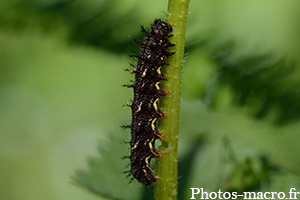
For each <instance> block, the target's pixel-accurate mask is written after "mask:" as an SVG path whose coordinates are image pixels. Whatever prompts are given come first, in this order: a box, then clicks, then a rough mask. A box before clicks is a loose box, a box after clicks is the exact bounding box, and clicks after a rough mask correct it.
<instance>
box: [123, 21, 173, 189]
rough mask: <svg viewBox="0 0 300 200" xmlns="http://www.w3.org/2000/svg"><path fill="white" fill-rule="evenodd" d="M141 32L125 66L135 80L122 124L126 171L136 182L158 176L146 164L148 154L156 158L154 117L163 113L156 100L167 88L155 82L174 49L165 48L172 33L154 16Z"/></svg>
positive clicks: (149, 180) (148, 183) (168, 45)
mask: <svg viewBox="0 0 300 200" xmlns="http://www.w3.org/2000/svg"><path fill="white" fill-rule="evenodd" d="M141 29H142V32H143V33H144V35H145V41H144V42H138V41H136V40H134V41H135V42H136V43H138V44H140V46H141V51H140V52H139V53H136V54H135V55H131V57H136V58H137V59H138V63H137V65H136V66H134V65H132V64H131V66H133V67H134V69H133V70H130V69H127V70H126V71H130V72H132V73H134V74H135V81H134V83H133V84H132V85H124V86H125V87H130V88H131V87H132V88H133V93H134V98H133V101H132V104H131V105H129V107H131V111H132V123H131V125H128V126H124V127H125V128H130V129H131V141H130V142H129V143H130V153H131V155H130V156H128V157H127V158H130V166H131V170H129V171H127V172H128V173H129V174H130V175H132V176H133V178H132V179H131V181H132V180H133V179H137V180H138V181H139V182H140V183H143V184H144V185H146V186H148V185H150V184H151V183H154V182H156V181H157V180H158V178H157V177H156V176H155V174H154V171H153V170H152V169H151V168H150V161H151V159H152V158H159V157H161V154H160V153H159V152H157V150H156V149H155V140H156V139H158V138H162V137H163V136H162V134H160V133H159V131H158V130H157V125H156V122H157V119H159V118H162V117H166V114H165V113H163V112H162V111H161V110H160V108H159V106H158V100H159V98H160V97H162V96H167V95H168V92H166V91H164V90H163V89H162V88H161V87H160V85H159V82H160V81H161V80H165V78H164V75H163V73H162V72H161V67H162V66H163V65H167V63H166V62H165V59H166V58H167V57H169V56H171V55H173V54H174V53H175V52H169V51H168V50H167V48H168V47H173V46H175V44H172V43H171V42H170V41H169V38H170V37H172V35H171V34H170V32H172V30H173V29H172V26H171V25H170V24H169V23H168V22H167V21H164V20H162V19H155V20H154V24H153V25H152V26H151V30H150V31H149V32H147V31H146V30H145V29H144V27H141Z"/></svg>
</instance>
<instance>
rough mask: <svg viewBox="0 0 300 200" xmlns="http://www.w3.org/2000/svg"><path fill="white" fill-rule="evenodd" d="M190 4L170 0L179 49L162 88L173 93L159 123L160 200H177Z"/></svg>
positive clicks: (164, 102) (157, 187) (165, 102)
mask: <svg viewBox="0 0 300 200" xmlns="http://www.w3.org/2000/svg"><path fill="white" fill-rule="evenodd" d="M189 2H190V1H189V0H169V5H168V16H167V21H168V22H169V23H170V24H171V25H172V27H173V33H172V34H173V35H174V36H173V37H171V38H170V41H171V42H172V43H174V44H175V45H176V46H175V47H173V48H170V51H171V52H176V53H175V54H174V55H173V56H171V57H170V59H169V60H168V63H169V65H168V66H167V67H165V70H164V75H165V77H166V78H167V80H168V81H165V82H164V83H163V86H162V88H163V89H164V90H166V91H168V92H169V95H168V97H165V98H162V99H161V101H160V106H161V109H162V111H163V112H165V113H167V117H166V118H164V119H162V120H160V121H159V129H160V131H161V133H162V134H163V139H162V145H161V146H160V148H159V150H160V152H161V154H162V157H161V158H159V159H157V160H156V167H155V169H156V174H157V176H158V177H159V181H158V182H157V183H156V184H155V199H156V200H176V199H177V171H178V170H177V168H178V167H177V162H178V159H177V158H178V133H179V114H180V97H181V82H182V66H183V57H184V45H185V33H186V21H187V14H188V7H189Z"/></svg>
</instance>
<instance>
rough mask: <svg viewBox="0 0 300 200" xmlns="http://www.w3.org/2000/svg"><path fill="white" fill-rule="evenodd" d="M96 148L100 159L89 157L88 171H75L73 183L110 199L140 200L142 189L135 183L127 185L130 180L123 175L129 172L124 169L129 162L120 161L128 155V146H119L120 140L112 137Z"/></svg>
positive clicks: (102, 141) (101, 142)
mask: <svg viewBox="0 0 300 200" xmlns="http://www.w3.org/2000/svg"><path fill="white" fill-rule="evenodd" d="M98 147H99V153H100V155H101V157H99V158H97V157H89V158H88V159H87V163H88V170H76V171H75V176H73V177H72V179H73V181H74V183H75V184H76V185H79V186H81V187H83V188H85V189H87V190H89V191H92V192H93V193H95V194H97V195H99V196H103V197H107V198H110V199H115V200H138V199H140V197H141V195H142V193H143V192H144V189H143V188H141V187H140V184H139V183H137V182H136V181H133V182H132V183H130V184H129V181H130V178H127V177H126V174H124V173H123V172H124V171H125V170H129V168H126V169H125V166H126V165H127V164H128V163H129V161H127V162H126V161H125V160H122V159H121V157H122V156H123V155H124V154H128V153H129V151H128V146H127V145H125V144H121V139H120V138H119V137H116V136H115V135H112V136H111V141H108V140H101V141H100V143H99V145H98ZM124 152H126V153H124Z"/></svg>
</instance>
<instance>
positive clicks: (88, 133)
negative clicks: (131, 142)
mask: <svg viewBox="0 0 300 200" xmlns="http://www.w3.org/2000/svg"><path fill="white" fill-rule="evenodd" d="M166 9H167V1H161V0H151V1H150V0H147V1H145V0H144V1H138V0H127V1H121V0H51V1H49V0H1V1H0V169H1V170H0V199H1V200H19V199H22V200H41V199H43V200H48V199H49V200H53V199H55V200H60V199H62V200H65V199H72V200H79V199H80V200H82V199H85V200H90V199H99V198H100V199H101V196H99V195H97V194H100V195H102V196H106V197H107V198H114V199H146V197H145V193H144V196H141V195H142V194H141V193H142V191H143V188H140V187H139V184H138V183H136V182H134V183H132V184H128V181H129V179H128V178H126V177H125V176H124V174H122V171H124V168H125V166H126V165H127V164H128V161H123V160H121V159H120V158H121V157H122V156H123V155H127V154H128V152H127V151H128V150H127V149H128V148H127V146H126V145H121V141H123V140H128V137H129V135H130V134H129V132H128V131H126V130H122V129H120V126H121V125H123V124H129V123H130V116H131V115H130V110H129V109H126V108H122V105H123V104H125V103H126V102H130V99H131V98H132V91H130V90H128V89H125V88H123V87H121V85H122V84H126V83H128V82H129V80H131V79H132V78H133V77H132V76H131V75H130V74H128V73H125V72H124V70H123V69H125V68H128V67H129V63H134V62H135V60H134V59H131V58H129V57H128V55H129V54H130V51H131V50H135V51H138V49H139V46H138V45H136V44H135V43H134V42H133V41H132V39H133V38H142V35H141V32H140V28H139V25H144V26H146V27H148V28H149V26H148V25H149V24H150V23H151V22H152V21H153V20H154V19H155V18H165V11H166ZM299 13H300V2H299V1H292V0H288V1H279V0H266V1H259V0H255V1H253V0H252V1H250V0H245V1H237V0H227V1H216V0H206V1H193V2H191V4H190V14H189V16H188V23H187V38H186V44H187V45H186V56H185V60H186V62H185V64H184V74H183V91H182V110H181V121H180V129H181V131H180V144H179V151H180V152H179V156H180V157H179V170H180V172H179V199H189V198H190V197H191V194H190V193H191V192H190V189H189V188H190V187H198V188H201V187H202V188H204V189H205V190H206V191H214V190H216V189H222V191H239V192H242V191H253V190H255V191H283V192H286V193H287V192H288V191H289V188H291V187H294V188H296V189H298V191H299V190H300V187H299V186H300V177H299V174H300V167H299V166H300V157H299V152H300V147H299V142H300V137H299V130H300V123H299V119H300V88H299V85H300V65H299V63H300V59H299V58H300V57H299V53H300V40H299V35H300V23H299V22H300V14H299ZM116 163H117V164H116ZM115 168H116V169H115ZM75 169H80V170H75ZM74 170H75V171H74ZM71 177H73V179H74V180H75V181H76V182H77V183H79V184H81V185H82V186H83V187H84V188H87V190H81V189H79V188H78V187H76V186H74V184H72V183H71V182H72V179H71ZM89 190H91V191H93V192H94V194H96V195H93V194H92V193H90V192H89ZM148 192H149V190H148ZM125 193H126V194H125ZM127 193H128V194H127ZM140 194H141V195H140ZM146 194H148V193H146Z"/></svg>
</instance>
